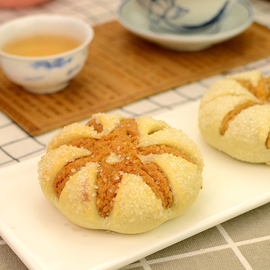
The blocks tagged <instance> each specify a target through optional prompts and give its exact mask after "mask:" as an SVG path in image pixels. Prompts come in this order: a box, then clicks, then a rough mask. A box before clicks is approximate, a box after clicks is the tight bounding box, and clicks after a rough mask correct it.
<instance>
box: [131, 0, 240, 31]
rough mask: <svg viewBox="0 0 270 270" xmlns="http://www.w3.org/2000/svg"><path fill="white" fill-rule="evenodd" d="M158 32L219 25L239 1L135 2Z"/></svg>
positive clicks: (181, 0) (148, 0)
mask: <svg viewBox="0 0 270 270" xmlns="http://www.w3.org/2000/svg"><path fill="white" fill-rule="evenodd" d="M134 1H136V2H137V3H138V4H139V6H140V7H141V9H142V10H143V11H144V12H145V13H146V15H147V16H148V18H149V21H150V23H151V27H152V28H153V29H154V30H157V31H165V32H166V31H175V32H194V31H202V30H205V29H209V27H213V26H214V25H216V24H217V23H219V22H220V21H221V20H222V19H223V18H224V17H225V16H226V15H227V14H228V13H229V12H230V11H231V9H232V7H233V6H234V4H235V2H236V1H237V0H134Z"/></svg>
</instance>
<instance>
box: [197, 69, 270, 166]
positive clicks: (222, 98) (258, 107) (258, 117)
mask: <svg viewBox="0 0 270 270" xmlns="http://www.w3.org/2000/svg"><path fill="white" fill-rule="evenodd" d="M199 128H200V131H201V134H202V136H203V138H204V139H205V141H206V142H207V143H208V144H210V145H211V146H213V147H214V148H217V149H218V150H220V151H222V152H224V153H226V154H228V155H230V156H231V157H233V158H235V159H238V160H241V161H245V162H250V163H266V164H268V165H270V77H268V78H265V77H263V76H262V74H261V72H260V71H257V70H252V71H247V72H242V73H238V74H235V75H230V76H227V77H226V78H225V79H222V80H219V81H217V82H215V83H214V84H213V85H212V86H211V87H210V88H209V89H208V90H207V92H206V93H205V95H204V96H203V98H202V100H201V103H200V108H199Z"/></svg>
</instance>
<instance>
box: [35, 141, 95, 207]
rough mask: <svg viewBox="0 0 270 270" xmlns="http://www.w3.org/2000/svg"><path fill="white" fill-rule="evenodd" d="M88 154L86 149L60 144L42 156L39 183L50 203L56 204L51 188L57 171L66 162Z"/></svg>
mask: <svg viewBox="0 0 270 270" xmlns="http://www.w3.org/2000/svg"><path fill="white" fill-rule="evenodd" d="M90 154H91V152H90V151H88V150H87V149H81V148H77V147H72V146H66V145H62V146H60V147H59V148H57V149H54V150H51V151H50V152H48V153H47V154H46V155H44V156H42V158H41V160H40V161H39V163H38V167H39V168H38V174H39V183H40V186H41V189H42V191H43V193H44V195H45V196H46V198H47V199H48V200H49V201H50V202H51V203H52V204H54V205H55V206H57V205H58V198H57V196H56V195H55V192H54V188H53V184H54V178H55V176H56V175H57V173H58V172H59V171H60V170H61V169H62V167H64V166H65V165H66V164H67V163H68V162H71V161H73V160H74V159H76V158H80V157H84V156H87V155H90Z"/></svg>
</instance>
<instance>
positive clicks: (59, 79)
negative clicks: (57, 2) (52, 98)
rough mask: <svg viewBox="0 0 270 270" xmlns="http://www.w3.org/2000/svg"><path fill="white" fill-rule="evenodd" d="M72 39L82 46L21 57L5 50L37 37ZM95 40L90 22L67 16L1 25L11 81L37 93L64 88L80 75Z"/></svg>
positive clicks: (2, 59)
mask: <svg viewBox="0 0 270 270" xmlns="http://www.w3.org/2000/svg"><path fill="white" fill-rule="evenodd" d="M36 33H38V34H53V35H60V36H61V35H63V36H70V37H73V38H74V39H76V40H78V41H79V43H80V45H79V46H78V47H76V48H74V49H72V50H69V51H66V52H63V53H59V54H54V55H49V56H34V57H30V56H17V55H12V54H9V53H6V52H4V51H2V50H1V48H2V47H3V46H4V45H5V44H6V43H7V42H9V41H11V40H13V39H15V38H19V37H24V36H28V35H33V34H36ZM93 37H94V31H93V28H92V27H91V26H90V25H88V24H87V23H86V22H84V21H82V20H80V19H77V18H74V17H70V16H64V15H53V14H40V15H33V16H25V17H21V18H18V19H15V20H12V21H9V22H7V23H4V24H2V25H1V26H0V64H1V68H2V70H3V72H4V74H5V75H6V77H7V78H8V79H10V80H11V81H12V82H14V83H16V84H18V85H20V86H22V87H23V88H24V89H26V90H27V91H29V92H31V93H35V94H50V93H54V92H57V91H60V90H62V89H64V88H65V87H66V86H67V85H68V84H69V81H70V80H71V79H73V78H74V77H75V76H77V75H78V73H79V72H80V71H81V70H82V68H83V67H84V64H85V62H86V59H87V53H88V45H89V43H90V42H91V41H92V39H93Z"/></svg>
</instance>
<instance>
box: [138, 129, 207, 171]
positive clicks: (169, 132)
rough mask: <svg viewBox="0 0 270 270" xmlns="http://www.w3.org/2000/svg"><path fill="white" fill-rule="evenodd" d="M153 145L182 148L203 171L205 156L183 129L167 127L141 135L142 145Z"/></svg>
mask: <svg viewBox="0 0 270 270" xmlns="http://www.w3.org/2000/svg"><path fill="white" fill-rule="evenodd" d="M151 145H167V146H171V147H173V148H176V149H178V150H180V151H181V152H183V153H184V154H186V155H187V156H189V157H190V159H191V160H192V161H193V162H194V163H195V164H197V166H198V168H199V169H200V170H201V171H202V168H203V158H202V156H201V152H200V150H199V148H198V146H197V145H196V144H195V143H194V142H193V141H192V140H191V139H190V138H189V137H188V136H187V135H186V134H185V133H183V132H182V131H181V130H178V129H174V128H167V129H163V130H160V131H157V132H155V133H153V134H150V135H146V134H145V135H143V136H141V139H140V147H147V146H151Z"/></svg>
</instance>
